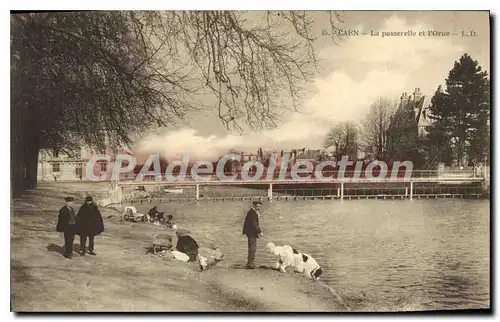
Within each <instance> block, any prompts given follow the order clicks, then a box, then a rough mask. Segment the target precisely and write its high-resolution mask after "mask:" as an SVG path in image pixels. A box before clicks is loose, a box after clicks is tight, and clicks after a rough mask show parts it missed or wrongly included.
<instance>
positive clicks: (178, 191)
mask: <svg viewBox="0 0 500 322" xmlns="http://www.w3.org/2000/svg"><path fill="white" fill-rule="evenodd" d="M163 191H165V192H166V193H174V194H181V193H182V192H183V189H182V188H173V189H172V188H169V189H163Z"/></svg>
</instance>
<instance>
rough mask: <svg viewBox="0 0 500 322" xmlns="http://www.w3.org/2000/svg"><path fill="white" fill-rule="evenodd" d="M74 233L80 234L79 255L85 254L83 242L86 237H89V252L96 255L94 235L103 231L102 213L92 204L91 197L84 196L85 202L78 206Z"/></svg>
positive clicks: (85, 240) (84, 242)
mask: <svg viewBox="0 0 500 322" xmlns="http://www.w3.org/2000/svg"><path fill="white" fill-rule="evenodd" d="M75 228H76V233H77V234H78V235H80V255H81V256H85V244H86V243H87V237H88V239H89V248H88V251H89V254H90V255H96V253H95V252H94V237H95V236H96V235H99V234H100V233H102V232H103V231H104V223H103V220H102V215H101V212H100V211H99V209H98V208H97V205H96V204H94V202H93V199H92V197H90V196H88V197H86V198H85V203H84V204H83V205H82V206H81V207H80V210H79V211H78V215H77V216H76V225H75Z"/></svg>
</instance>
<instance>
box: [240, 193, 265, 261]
mask: <svg viewBox="0 0 500 322" xmlns="http://www.w3.org/2000/svg"><path fill="white" fill-rule="evenodd" d="M261 207H262V202H260V201H254V202H253V206H252V208H251V209H250V210H249V211H248V213H247V216H246V218H245V223H244V224H243V235H246V236H247V238H248V261H247V266H246V267H247V268H249V269H254V268H255V252H256V251H257V238H259V237H261V236H262V230H261V229H260V226H259V217H260V213H259V210H260V209H261Z"/></svg>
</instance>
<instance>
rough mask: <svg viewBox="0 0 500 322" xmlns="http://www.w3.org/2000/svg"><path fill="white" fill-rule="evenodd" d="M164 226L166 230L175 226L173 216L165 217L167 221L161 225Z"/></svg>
mask: <svg viewBox="0 0 500 322" xmlns="http://www.w3.org/2000/svg"><path fill="white" fill-rule="evenodd" d="M163 224H164V225H165V226H167V227H168V228H173V227H174V225H175V222H174V216H172V215H168V216H167V221H165V222H164V223H163Z"/></svg>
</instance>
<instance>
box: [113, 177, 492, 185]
mask: <svg viewBox="0 0 500 322" xmlns="http://www.w3.org/2000/svg"><path fill="white" fill-rule="evenodd" d="M484 180H485V179H484V178H477V177H476V178H464V177H427V178H407V179H405V178H398V179H372V180H368V179H353V178H345V179H325V180H317V179H314V180H305V179H304V180H293V179H287V180H234V181H232V180H219V179H218V178H215V179H211V180H190V179H186V180H182V181H165V180H161V181H155V180H142V181H135V180H121V181H117V184H118V185H120V186H136V185H141V186H148V185H175V186H195V185H269V184H287V185H288V184H326V183H336V184H339V183H367V184H368V183H410V182H422V183H442V184H447V183H450V184H457V183H474V182H476V183H480V182H483V181H484Z"/></svg>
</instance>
